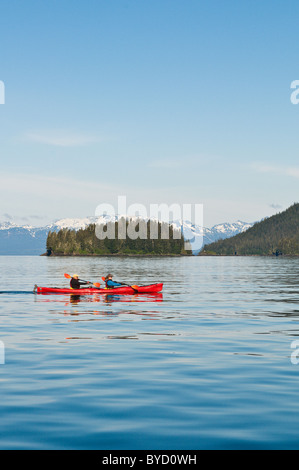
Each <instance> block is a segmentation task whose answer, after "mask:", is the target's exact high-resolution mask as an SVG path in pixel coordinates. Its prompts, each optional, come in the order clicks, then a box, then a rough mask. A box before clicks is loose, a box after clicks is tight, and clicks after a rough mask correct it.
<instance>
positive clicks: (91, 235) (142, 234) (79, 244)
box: [47, 220, 192, 256]
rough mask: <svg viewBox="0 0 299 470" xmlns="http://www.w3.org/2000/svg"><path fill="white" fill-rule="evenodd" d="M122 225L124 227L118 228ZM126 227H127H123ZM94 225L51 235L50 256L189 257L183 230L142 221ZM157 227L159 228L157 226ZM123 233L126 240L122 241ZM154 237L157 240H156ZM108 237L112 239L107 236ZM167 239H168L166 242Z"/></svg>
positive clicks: (48, 245) (49, 236)
mask: <svg viewBox="0 0 299 470" xmlns="http://www.w3.org/2000/svg"><path fill="white" fill-rule="evenodd" d="M119 224H122V226H121V227H119ZM124 224H125V225H124ZM129 224H130V222H129V221H128V220H126V221H120V222H110V223H109V222H108V223H106V224H102V225H98V224H97V225H95V224H91V225H89V226H88V227H86V228H84V229H80V230H77V231H76V230H70V229H63V230H60V231H58V232H51V231H50V232H49V234H48V237H47V251H48V254H52V255H54V256H106V255H115V256H130V255H131V256H132V255H137V256H150V255H159V256H186V255H192V251H187V250H185V240H184V237H183V235H182V233H181V231H180V230H174V228H173V227H172V226H171V225H169V224H165V223H161V222H153V221H143V220H140V221H138V222H136V223H134V224H133V226H132V223H131V225H129ZM155 224H156V225H155ZM120 233H122V234H123V233H125V236H123V237H119V234H120ZM153 234H154V237H153ZM108 235H109V236H108ZM165 236H167V237H168V238H165Z"/></svg>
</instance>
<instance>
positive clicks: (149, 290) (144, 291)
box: [35, 283, 163, 295]
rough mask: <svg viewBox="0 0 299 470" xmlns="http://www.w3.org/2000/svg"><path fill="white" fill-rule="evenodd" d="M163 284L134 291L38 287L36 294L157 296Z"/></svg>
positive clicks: (129, 289) (121, 288)
mask: <svg viewBox="0 0 299 470" xmlns="http://www.w3.org/2000/svg"><path fill="white" fill-rule="evenodd" d="M162 289H163V284H162V283H158V284H150V285H148V286H134V289H133V288H132V287H130V286H122V287H114V289H106V288H103V289H102V288H98V289H97V288H94V287H90V288H82V289H70V288H66V289H64V288H62V289H61V288H59V287H38V286H36V288H35V292H36V293H37V294H71V295H93V294H115V295H116V294H117V295H122V294H123V295H128V294H137V293H138V294H155V293H158V292H161V291H162Z"/></svg>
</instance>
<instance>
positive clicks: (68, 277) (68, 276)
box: [64, 273, 72, 279]
mask: <svg viewBox="0 0 299 470" xmlns="http://www.w3.org/2000/svg"><path fill="white" fill-rule="evenodd" d="M64 277H66V278H67V279H72V276H70V275H69V274H66V273H64Z"/></svg>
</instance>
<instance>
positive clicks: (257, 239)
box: [199, 203, 299, 256]
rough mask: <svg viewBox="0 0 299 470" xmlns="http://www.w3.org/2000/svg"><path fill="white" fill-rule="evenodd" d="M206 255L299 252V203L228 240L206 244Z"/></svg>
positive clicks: (298, 253)
mask: <svg viewBox="0 0 299 470" xmlns="http://www.w3.org/2000/svg"><path fill="white" fill-rule="evenodd" d="M199 254H200V255H201V256H202V255H205V254H206V255H272V254H275V255H280V254H283V255H299V204H298V203H296V204H293V205H292V206H291V207H289V208H288V209H287V210H286V211H283V212H280V213H279V214H276V215H273V216H272V217H269V218H267V219H264V220H262V221H261V222H258V223H256V224H254V225H253V226H252V227H251V228H250V229H248V230H246V231H245V232H243V233H239V234H238V235H235V236H234V237H231V238H226V239H225V240H218V241H217V242H214V243H210V244H209V245H205V246H204V247H203V249H202V251H201V252H200V253H199Z"/></svg>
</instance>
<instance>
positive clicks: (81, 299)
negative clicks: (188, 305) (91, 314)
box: [35, 292, 163, 305]
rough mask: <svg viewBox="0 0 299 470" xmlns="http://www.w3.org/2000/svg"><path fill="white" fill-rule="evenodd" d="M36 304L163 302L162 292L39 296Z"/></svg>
mask: <svg viewBox="0 0 299 470" xmlns="http://www.w3.org/2000/svg"><path fill="white" fill-rule="evenodd" d="M35 300H36V302H51V303H53V302H58V303H61V302H63V303H64V304H65V305H69V304H72V305H78V304H79V303H83V304H84V303H90V302H92V303H94V302H99V303H105V304H111V303H114V302H163V294H162V292H160V293H157V294H134V295H115V294H114V295H113V294H106V295H103V294H94V295H89V296H86V295H77V294H71V295H61V296H59V297H57V296H54V295H51V294H41V295H38V296H36V299H35Z"/></svg>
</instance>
